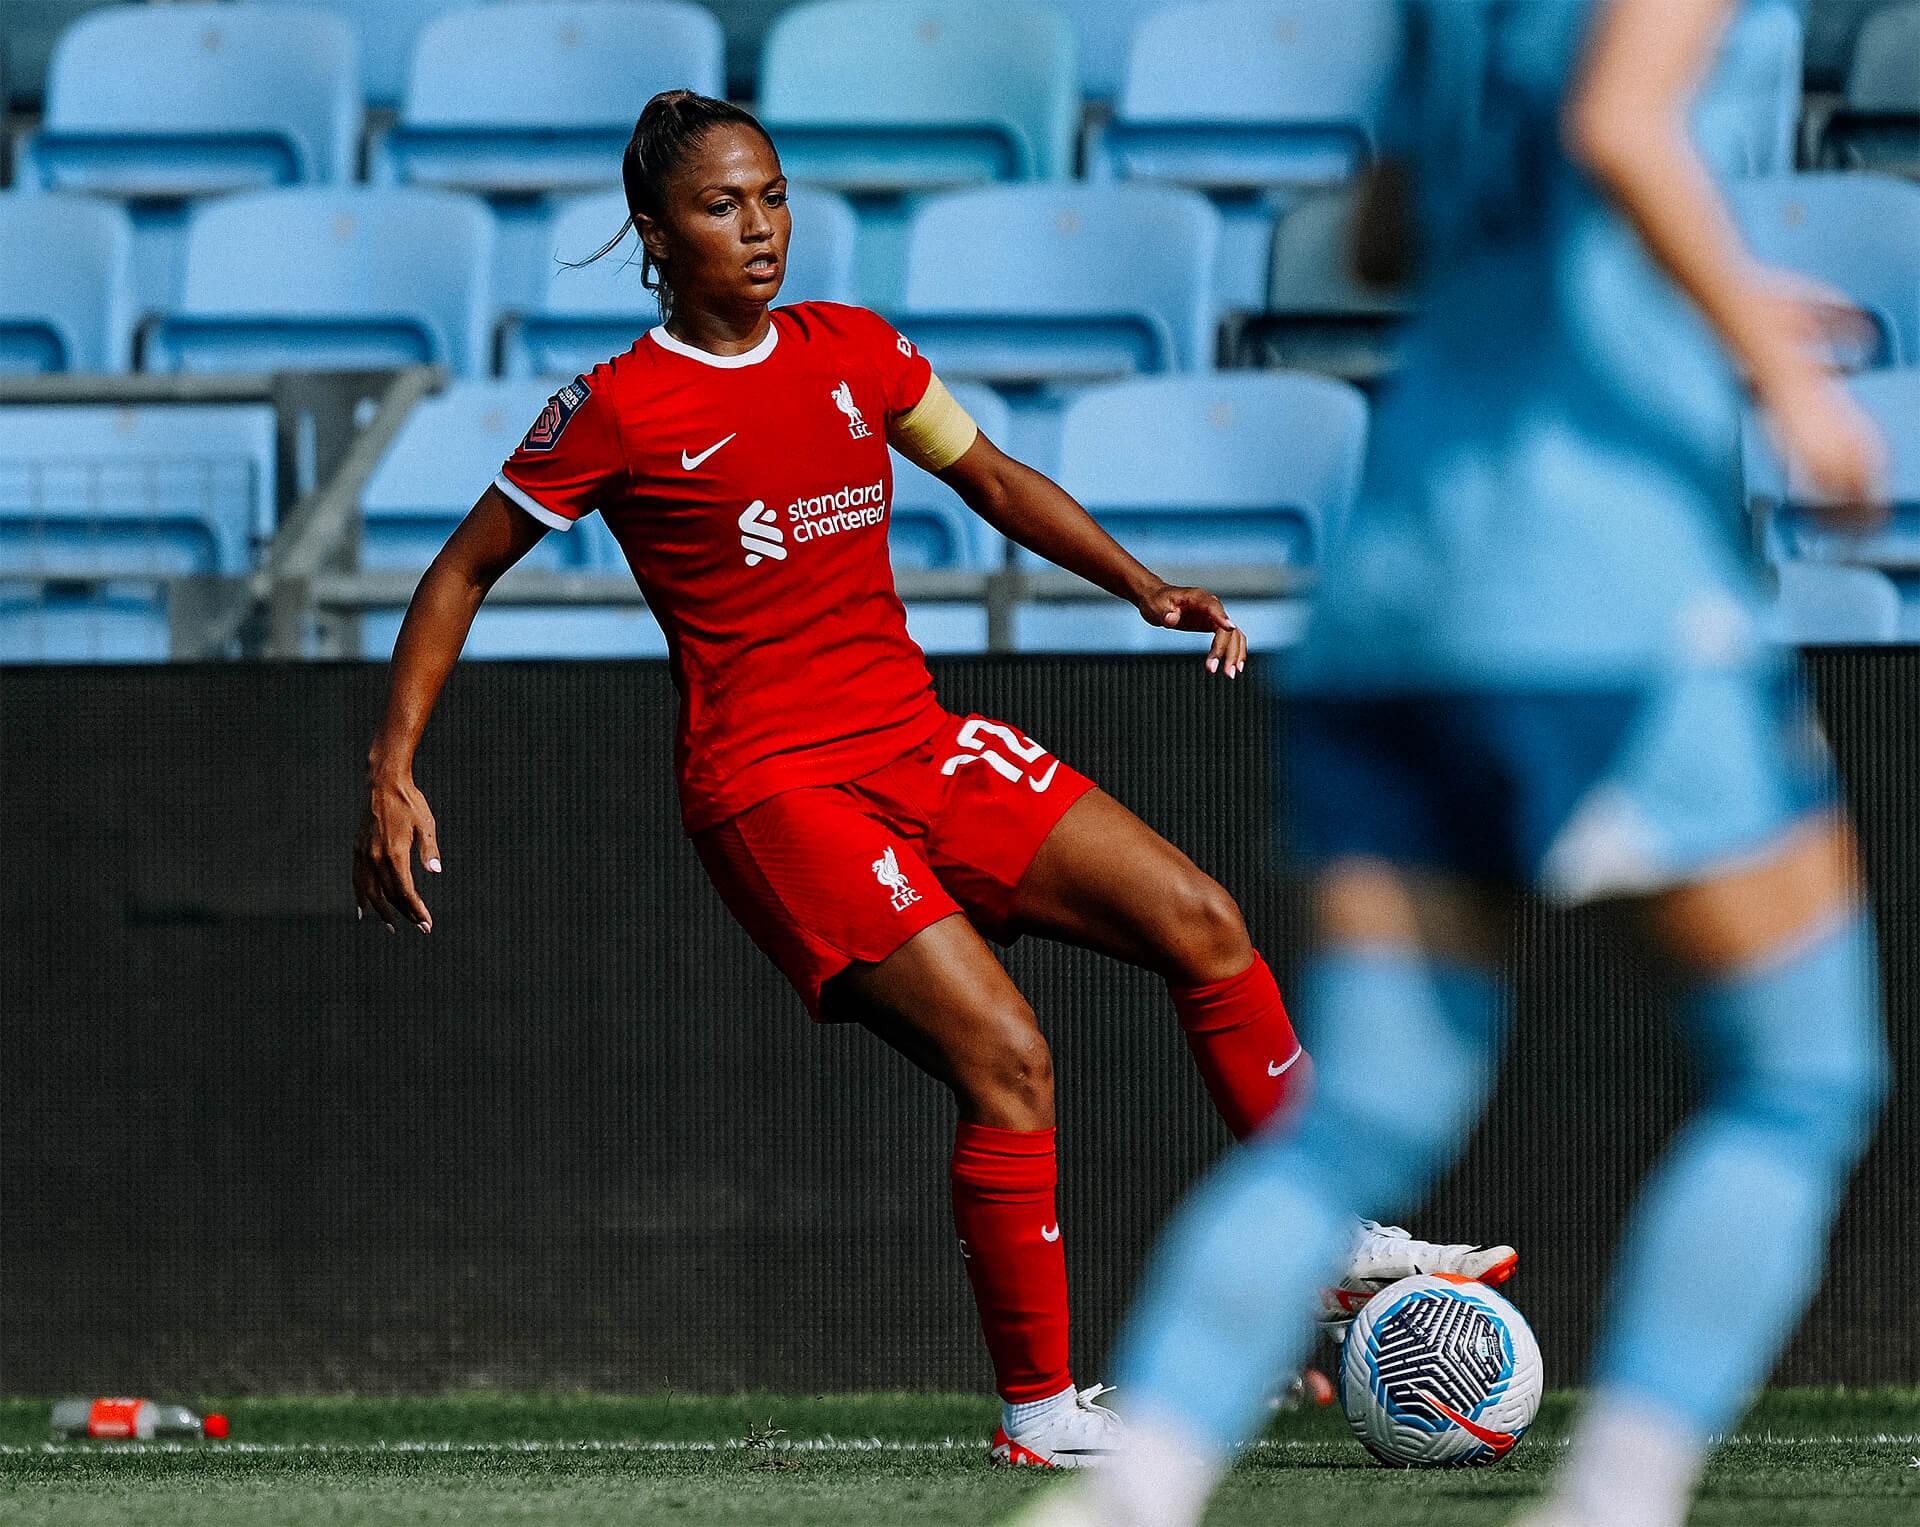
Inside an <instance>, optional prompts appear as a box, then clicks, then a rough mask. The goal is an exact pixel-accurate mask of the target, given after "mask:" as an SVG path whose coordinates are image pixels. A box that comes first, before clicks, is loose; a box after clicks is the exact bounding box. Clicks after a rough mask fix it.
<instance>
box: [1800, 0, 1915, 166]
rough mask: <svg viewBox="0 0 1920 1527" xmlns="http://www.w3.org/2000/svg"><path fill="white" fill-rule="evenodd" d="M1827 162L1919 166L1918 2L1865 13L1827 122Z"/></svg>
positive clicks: (1848, 164)
mask: <svg viewBox="0 0 1920 1527" xmlns="http://www.w3.org/2000/svg"><path fill="white" fill-rule="evenodd" d="M1822 149H1823V158H1824V160H1825V162H1826V163H1828V164H1831V165H1840V166H1846V167H1848V168H1853V169H1882V170H1889V171H1896V172H1900V173H1905V174H1909V175H1911V174H1914V173H1916V172H1920V5H1900V6H1895V7H1893V8H1891V9H1888V10H1884V11H1879V12H1876V13H1875V14H1874V15H1872V16H1870V17H1868V18H1867V20H1866V22H1865V24H1864V25H1863V26H1862V27H1861V29H1860V34H1859V37H1858V39H1857V40H1856V42H1855V43H1854V50H1853V64H1852V67H1851V68H1850V69H1849V70H1848V72H1847V95H1846V105H1845V106H1844V108H1843V109H1842V110H1841V111H1840V112H1838V113H1837V114H1836V115H1835V116H1834V117H1833V118H1832V119H1831V120H1830V121H1829V122H1828V124H1827V130H1826V134H1825V138H1824V141H1823V145H1822Z"/></svg>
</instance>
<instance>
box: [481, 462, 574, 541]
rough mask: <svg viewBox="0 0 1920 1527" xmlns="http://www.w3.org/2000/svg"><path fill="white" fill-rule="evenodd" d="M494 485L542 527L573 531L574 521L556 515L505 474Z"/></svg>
mask: <svg viewBox="0 0 1920 1527" xmlns="http://www.w3.org/2000/svg"><path fill="white" fill-rule="evenodd" d="M493 485H494V487H496V488H498V489H499V490H500V491H501V492H502V493H504V494H506V495H507V497H508V498H510V499H512V500H513V501H514V502H515V503H516V504H518V505H519V506H520V507H521V508H522V509H524V510H526V511H527V513H528V514H530V515H532V516H533V517H534V518H535V519H536V520H538V521H539V522H540V523H541V524H542V525H545V526H547V527H548V528H549V529H551V530H571V529H573V521H572V520H570V519H568V518H567V517H566V516H565V515H564V514H556V513H554V511H553V510H551V509H549V508H548V507H547V506H546V505H545V504H543V503H541V502H540V500H539V499H537V498H535V497H534V496H533V495H532V494H531V493H529V492H527V490H526V489H525V488H523V487H521V486H520V485H519V484H518V483H516V482H513V481H511V480H510V479H509V478H508V476H507V474H506V473H505V472H502V473H501V474H500V475H499V476H498V477H496V478H494V480H493Z"/></svg>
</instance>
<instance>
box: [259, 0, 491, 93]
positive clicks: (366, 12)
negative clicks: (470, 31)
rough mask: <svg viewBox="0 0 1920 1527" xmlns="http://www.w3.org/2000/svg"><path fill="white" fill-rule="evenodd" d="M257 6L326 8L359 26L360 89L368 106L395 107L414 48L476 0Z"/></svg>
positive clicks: (297, 0) (269, 1)
mask: <svg viewBox="0 0 1920 1527" xmlns="http://www.w3.org/2000/svg"><path fill="white" fill-rule="evenodd" d="M250 3H252V4H255V5H288V4H292V5H303V6H309V7H311V6H313V5H314V4H316V3H320V4H324V5H325V7H326V8H327V9H328V10H331V11H335V12H338V13H339V14H340V15H342V16H344V17H346V18H347V20H349V21H351V22H352V23H353V25H354V28H355V30H356V31H357V32H358V33H359V36H360V85H361V89H362V91H363V92H364V93H365V95H366V98H367V104H368V105H369V106H378V107H383V108H391V107H395V106H398V105H399V104H400V97H401V95H402V94H403V93H404V92H405V90H406V85H407V70H408V68H409V66H410V65H411V64H412V62H413V44H414V41H415V39H416V38H418V37H419V35H420V29H421V27H423V26H425V25H426V24H427V23H428V22H429V21H431V20H432V19H433V18H434V17H435V16H437V15H439V14H440V13H441V12H442V11H450V10H454V9H456V8H457V7H459V6H463V5H471V4H473V3H474V0H250Z"/></svg>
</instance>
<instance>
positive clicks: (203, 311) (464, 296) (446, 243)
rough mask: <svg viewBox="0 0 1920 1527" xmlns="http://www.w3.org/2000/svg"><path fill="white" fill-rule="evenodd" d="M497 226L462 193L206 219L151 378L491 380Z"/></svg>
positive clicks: (164, 326) (224, 211)
mask: <svg viewBox="0 0 1920 1527" xmlns="http://www.w3.org/2000/svg"><path fill="white" fill-rule="evenodd" d="M492 249H493V220H492V218H491V217H489V216H488V214H487V209H486V206H485V204H484V203H482V202H480V201H479V200H477V199H475V198H473V197H469V196H463V195H461V194H459V193H457V192H453V191H435V190H426V189H421V188H418V187H410V186H408V187H397V188H390V189H382V190H370V189H367V188H364V187H347V188H343V189H340V190H322V189H301V190H290V191H259V192H254V193H252V194H250V195H243V196H233V197H227V198H224V199H223V200H220V201H216V202H211V203H209V204H207V205H206V206H204V207H201V208H199V209H198V210H197V211H196V212H195V213H194V216H193V221H192V224H191V227H190V229H189V232H188V239H187V269H186V282H185V292H184V295H183V297H182V299H181V302H180V305H179V307H178V308H177V309H176V310H175V311H174V312H172V313H169V314H168V315H166V317H165V318H164V320H163V321H162V322H161V323H160V324H159V325H158V326H157V328H156V329H155V330H154V332H153V333H152V334H151V335H150V336H149V344H148V350H147V355H146V357H145V366H146V368H147V369H148V370H151V371H192V372H220V371H274V370H293V371H298V370H307V371H315V370H340V369H378V368H381V367H389V366H400V365H411V364H417V363H422V362H430V363H434V364H440V365H446V366H450V367H451V368H452V369H453V370H454V372H455V373H456V374H458V375H462V376H475V375H485V374H486V372H487V370H488V369H489V368H488V359H489V354H490V350H491V313H492V305H491V298H490V290H489V282H488V270H489V266H490V263H491V260H492Z"/></svg>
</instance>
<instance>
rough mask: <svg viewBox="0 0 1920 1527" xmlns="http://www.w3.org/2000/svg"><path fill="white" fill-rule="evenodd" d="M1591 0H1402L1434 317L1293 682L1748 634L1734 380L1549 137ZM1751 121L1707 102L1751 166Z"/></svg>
mask: <svg viewBox="0 0 1920 1527" xmlns="http://www.w3.org/2000/svg"><path fill="white" fill-rule="evenodd" d="M1592 9H1593V6H1592V0H1526V3H1521V4H1514V3H1498V0H1425V3H1417V4H1414V5H1411V6H1409V7H1408V13H1409V20H1408V44H1407V57H1406V63H1405V66H1404V68H1403V78H1402V85H1401V89H1400V92H1399V99H1398V102H1397V104H1396V108H1395V111H1394V121H1393V125H1392V127H1391V129H1390V132H1389V137H1390V139H1392V140H1397V143H1398V145H1399V149H1400V151H1401V152H1403V153H1404V154H1405V155H1406V156H1407V157H1408V158H1409V160H1410V162H1411V163H1412V164H1413V165H1414V167H1415V171H1416V176H1417V183H1418V188H1419V193H1418V204H1417V213H1416V223H1417V228H1418V237H1417V244H1418V249H1419V259H1420V263H1421V267H1422V269H1423V271H1424V272H1425V277H1424V280H1423V282H1422V285H1421V289H1420V293H1419V301H1420V307H1421V310H1422V313H1423V317H1422V318H1421V319H1420V320H1419V321H1418V323H1417V325H1416V329H1415V332H1414V334H1413V336H1412V339H1411V344H1410V347H1409V351H1408V355H1407V361H1406V366H1405V370H1404V372H1403V374H1402V375H1401V376H1400V377H1399V378H1397V379H1396V381H1395V382H1394V383H1393V384H1392V385H1391V386H1390V388H1389V390H1388V391H1387V393H1386V394H1385V396H1384V397H1383V399H1382V400H1381V403H1380V406H1379V408H1378V409H1377V411H1376V413H1375V417H1374V425H1373V439H1374V441H1375V449H1374V452H1373V456H1372V459H1371V461H1370V464H1369V469H1368V477H1367V481H1366V485H1365V488H1364V491H1363V493H1362V497H1361V504H1360V507H1359V508H1358V509H1357V510H1356V512H1355V514H1354V516H1353V518H1352V521H1351V523H1350V525H1349V526H1348V528H1347V532H1346V534H1345V535H1344V536H1340V537H1336V542H1335V545H1334V547H1333V549H1332V550H1331V552H1330V555H1329V561H1328V565H1327V567H1326V571H1325V577H1324V579H1323V583H1322V590H1321V596H1320V599H1319V609H1318V611H1317V613H1316V617H1315V621H1314V624H1313V627H1312V629H1311V631H1310V633H1309V636H1308V639H1307V645H1306V648H1305V650H1304V652H1303V653H1302V654H1301V658H1300V661H1299V663H1298V665H1297V668H1296V673H1297V675H1298V679H1299V682H1300V683H1301V684H1302V685H1303V686H1304V687H1306V688H1309V689H1316V690H1318V689H1326V688H1337V689H1343V690H1346V691H1349V692H1351V691H1352V690H1354V689H1355V688H1367V689H1373V688H1388V689H1402V690H1404V689H1408V688H1414V689H1429V688H1458V687H1463V686H1465V687H1488V686H1491V687H1500V688H1510V687H1528V688H1537V687H1539V686H1541V685H1542V684H1543V683H1544V684H1548V685H1562V684H1568V685H1582V684H1591V683H1610V682H1619V681H1620V680H1622V679H1628V680H1631V679H1632V678H1634V677H1643V676H1646V675H1648V674H1649V673H1652V672H1658V671H1661V670H1664V669H1671V668H1673V667H1675V666H1680V667H1686V666H1724V665H1728V664H1739V663H1740V662H1742V661H1744V660H1745V659H1746V658H1748V657H1749V656H1751V655H1753V654H1755V653H1756V652H1757V650H1758V645H1759V643H1758V637H1757V634H1756V631H1755V624H1756V623H1755V611H1756V603H1757V594H1758V590H1757V587H1756V584H1755V580H1754V576H1753V573H1752V571H1751V569H1750V566H1749V551H1748V542H1747V537H1746V532H1745V529H1744V527H1743V524H1742V511H1741V504H1740V493H1739V485H1738V443H1739V421H1740V407H1741V396H1740V390H1739V386H1738V383H1737V379H1736V377H1735V375H1734V373H1733V370H1732V368H1731V366H1730V364H1729V362H1728V360H1727V359H1726V357H1725V356H1724V354H1723V352H1722V351H1721V348H1720V346H1719V345H1718V344H1717V343H1716V341H1715V340H1714V338H1713V336H1712V335H1711V333H1710V332H1709V331H1708V329H1707V327H1706V326H1705V324H1704V323H1703V321H1702V320H1701V319H1700V318H1699V317H1698V316H1697V315H1696V313H1695V312H1694V311H1693V309H1692V308H1691V306H1690V305H1689V304H1688V302H1687V301H1686V299H1685V298H1684V297H1683V296H1682V295H1681V294H1680V292H1679V291H1678V290H1677V289H1676V288H1675V287H1674V285H1673V284H1672V282H1671V281H1669V280H1668V279H1667V278H1666V276H1665V275H1664V274H1663V273H1662V272H1660V271H1659V270H1658V269H1657V268H1656V267H1655V266H1654V264H1653V262H1652V261H1651V259H1650V258H1649V257H1648V256H1647V254H1646V253H1645V251H1644V250H1643V248H1642V247H1641V245H1640V243H1639V240H1638V238H1637V236H1636V235H1635V233H1634V231H1633V229H1632V228H1631V227H1630V226H1629V225H1628V224H1627V222H1626V220H1625V219H1624V218H1623V217H1622V216H1621V215H1620V214H1619V213H1618V212H1616V211H1615V210H1614V209H1613V208H1612V207H1611V206H1610V205H1608V204H1607V203H1605V202H1604V201H1603V200H1602V199H1601V197H1600V195H1599V193H1598V191H1597V190H1596V189H1595V187H1594V186H1593V185H1592V184H1591V182H1590V181H1589V180H1588V179H1587V178H1586V176H1585V175H1584V174H1583V173H1582V172H1580V171H1579V170H1578V169H1576V168H1575V167H1574V166H1573V165H1572V164H1571V163H1570V162H1569V161H1568V159H1567V157H1566V155H1565V152H1564V150H1563V148H1562V146H1561V143H1562V140H1561V125H1560V124H1561V116H1562V112H1563V108H1564V103H1565V98H1566V95H1567V91H1568V89H1569V88H1570V81H1571V79H1572V77H1573V75H1574V72H1575V70H1576V68H1577V64H1578V58H1579V54H1580V50H1581V48H1582V46H1583V42H1584V37H1585V33H1586V29H1587V26H1588V22H1589V20H1590V12H1591V10H1592ZM1770 12H1775V8H1774V7H1770V6H1769V7H1761V8H1759V9H1758V10H1757V11H1754V12H1749V13H1748V15H1746V16H1745V17H1743V23H1744V24H1758V25H1762V26H1764V25H1766V24H1768V23H1769V22H1770V21H1772V22H1777V21H1778V20H1779V19H1780V18H1779V16H1778V15H1777V12H1776V13H1774V14H1771V15H1770V14H1769V13H1770ZM1788 24H1789V25H1791V22H1790V20H1789V22H1788ZM1734 52H1735V55H1736V57H1737V54H1738V49H1737V48H1736V49H1735V50H1734ZM1751 115H1752V114H1751V113H1750V112H1749V113H1748V114H1747V117H1748V120H1746V121H1743V119H1742V116H1741V114H1740V113H1739V112H1738V111H1735V110H1731V109H1730V108H1729V106H1728V105H1727V104H1726V103H1724V102H1723V101H1722V100H1721V99H1719V98H1717V97H1716V96H1715V95H1714V93H1713V92H1712V91H1711V90H1709V92H1708V93H1707V95H1706V96H1705V97H1704V98H1703V101H1702V104H1701V106H1700V108H1699V110H1698V111H1697V112H1696V114H1695V121H1696V138H1697V139H1699V140H1700V141H1701V142H1702V146H1703V152H1705V153H1706V154H1707V157H1708V158H1709V160H1710V161H1712V162H1714V163H1715V165H1716V168H1719V169H1723V170H1737V169H1740V168H1744V167H1745V166H1746V165H1747V164H1749V163H1751V162H1752V160H1753V158H1754V149H1753V146H1752V144H1751V142H1750V141H1749V140H1750V136H1751V133H1750V130H1749V129H1750V125H1751V124H1750V118H1751Z"/></svg>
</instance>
